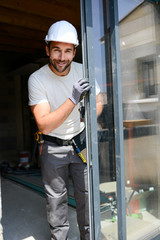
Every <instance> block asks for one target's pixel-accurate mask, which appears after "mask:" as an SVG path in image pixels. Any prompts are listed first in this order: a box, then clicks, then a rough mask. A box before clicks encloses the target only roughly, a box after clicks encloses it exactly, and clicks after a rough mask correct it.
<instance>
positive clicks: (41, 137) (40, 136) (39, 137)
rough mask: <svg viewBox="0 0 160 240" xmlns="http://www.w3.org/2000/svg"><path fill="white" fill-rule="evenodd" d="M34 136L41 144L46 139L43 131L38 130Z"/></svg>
mask: <svg viewBox="0 0 160 240" xmlns="http://www.w3.org/2000/svg"><path fill="white" fill-rule="evenodd" d="M34 138H35V140H36V142H37V143H39V144H42V143H44V139H43V134H42V132H40V131H37V132H36V133H35V134H34Z"/></svg>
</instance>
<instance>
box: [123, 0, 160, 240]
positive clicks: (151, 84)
mask: <svg viewBox="0 0 160 240" xmlns="http://www.w3.org/2000/svg"><path fill="white" fill-rule="evenodd" d="M122 1H123V2H124V0H120V1H119V2H121V3H122ZM152 2H153V3H151V1H144V2H143V3H142V4H140V5H138V6H137V7H136V8H135V9H134V10H133V11H132V12H130V13H129V14H128V15H127V16H126V17H125V18H123V19H122V20H121V21H120V23H119V32H120V48H121V72H122V76H121V78H122V88H123V117H124V126H123V127H124V154H125V179H126V209H127V216H126V219H127V239H129V240H132V239H133V240H135V239H148V240H150V239H152V238H153V237H154V236H156V235H158V234H159V233H160V230H159V228H160V205H159V202H160V201H159V193H160V191H159V175H160V174H159V165H160V136H159V91H158V89H159V82H160V72H159V71H160V70H159V59H160V45H159V44H160V41H159V40H160V4H156V3H154V2H155V1H152Z"/></svg>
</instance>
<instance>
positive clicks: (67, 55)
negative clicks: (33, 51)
mask: <svg viewBox="0 0 160 240" xmlns="http://www.w3.org/2000/svg"><path fill="white" fill-rule="evenodd" d="M46 53H47V56H49V59H50V64H49V66H50V68H51V70H52V71H53V72H54V73H55V74H57V75H58V76H65V75H67V74H68V73H69V71H70V64H71V62H72V60H73V58H74V56H75V53H76V49H75V48H74V45H73V44H70V43H62V42H50V45H49V46H46Z"/></svg>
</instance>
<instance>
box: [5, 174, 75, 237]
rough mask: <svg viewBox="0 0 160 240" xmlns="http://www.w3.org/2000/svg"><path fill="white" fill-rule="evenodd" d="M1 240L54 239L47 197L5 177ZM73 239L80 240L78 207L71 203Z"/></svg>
mask: <svg viewBox="0 0 160 240" xmlns="http://www.w3.org/2000/svg"><path fill="white" fill-rule="evenodd" d="M1 197H2V199H1V226H0V227H1V228H0V231H1V234H0V240H50V230H49V226H48V223H47V218H46V199H45V198H44V197H43V196H42V195H40V194H38V193H37V192H35V191H33V190H31V189H28V188H27V187H25V186H23V185H21V184H18V183H16V182H13V181H11V180H8V179H5V178H3V177H1ZM69 221H70V231H69V240H79V239H80V238H79V231H78V227H77V220H76V211H75V208H72V207H70V206H69Z"/></svg>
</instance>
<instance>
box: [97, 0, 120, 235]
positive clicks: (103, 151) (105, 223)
mask: <svg viewBox="0 0 160 240" xmlns="http://www.w3.org/2000/svg"><path fill="white" fill-rule="evenodd" d="M93 2H94V3H93V4H92V8H93V9H92V11H93V30H94V37H93V39H94V51H95V56H96V58H95V75H96V81H97V83H98V85H99V88H100V93H99V95H98V96H97V106H98V107H97V114H98V116H97V121H98V150H99V169H100V170H99V171H100V202H101V206H100V209H101V232H102V239H117V221H116V219H117V209H116V176H115V156H114V126H113V96H112V87H113V86H112V79H111V62H110V61H111V60H110V55H111V52H110V28H109V18H110V16H109V9H108V8H109V6H108V1H104V2H103V1H93ZM101 103H102V105H103V110H102V112H100V111H99V109H101Z"/></svg>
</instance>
